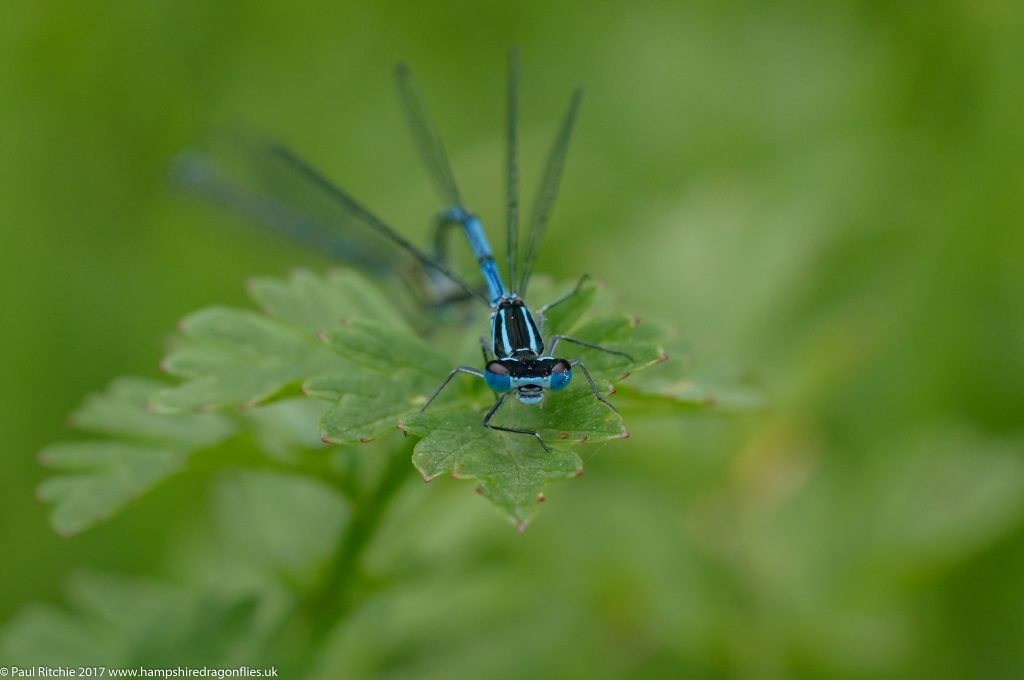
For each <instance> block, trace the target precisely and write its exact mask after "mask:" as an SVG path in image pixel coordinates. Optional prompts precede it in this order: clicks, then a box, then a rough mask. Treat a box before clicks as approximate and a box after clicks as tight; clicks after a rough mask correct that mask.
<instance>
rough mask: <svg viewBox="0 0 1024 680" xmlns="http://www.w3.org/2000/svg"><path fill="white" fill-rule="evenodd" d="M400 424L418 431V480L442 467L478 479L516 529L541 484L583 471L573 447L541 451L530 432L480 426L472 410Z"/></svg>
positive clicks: (420, 417)
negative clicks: (506, 430)
mask: <svg viewBox="0 0 1024 680" xmlns="http://www.w3.org/2000/svg"><path fill="white" fill-rule="evenodd" d="M552 420H558V419H557V418H553V419H552ZM402 427H403V429H405V430H407V431H409V432H412V433H414V434H418V435H420V436H422V437H423V439H422V440H421V441H420V442H419V443H418V444H416V449H415V451H414V453H413V464H414V465H415V466H416V469H418V470H419V471H420V473H421V474H422V475H423V479H424V480H426V481H431V480H433V479H434V478H435V477H437V476H439V475H442V474H445V473H448V474H450V475H451V476H452V477H455V478H456V479H475V480H477V481H479V482H480V485H479V487H478V490H479V492H480V494H481V495H483V496H484V497H485V498H487V499H488V500H489V501H491V502H492V503H493V504H494V505H495V507H496V508H497V509H498V511H499V512H501V513H502V514H503V515H504V516H505V517H506V518H507V519H508V520H509V521H510V522H512V524H513V525H515V527H516V528H517V529H518V530H519V531H523V530H524V529H525V528H526V526H527V524H528V523H529V521H530V519H531V518H532V517H533V515H534V513H535V512H536V509H537V504H538V503H539V502H541V501H543V500H544V496H543V494H542V493H541V490H542V489H543V487H544V485H545V484H547V483H548V482H551V481H556V480H561V479H570V478H572V477H576V476H579V475H581V474H582V473H583V462H582V461H581V460H580V457H579V456H578V455H576V454H575V453H573V452H571V451H568V450H566V449H564V448H560V447H559V448H552V449H551V451H545V450H544V449H543V448H541V447H540V445H538V444H537V442H536V441H535V440H534V439H533V437H528V436H524V435H520V434H513V433H509V432H496V431H494V430H488V429H485V428H484V427H482V426H481V424H480V416H479V415H478V414H474V413H465V412H461V413H444V414H442V415H437V416H435V415H429V414H424V415H416V416H413V417H412V418H410V419H409V420H408V421H406V422H405V423H403V424H402ZM621 432H624V430H622V431H621ZM548 433H549V434H550V428H548ZM619 436H621V434H620V435H619Z"/></svg>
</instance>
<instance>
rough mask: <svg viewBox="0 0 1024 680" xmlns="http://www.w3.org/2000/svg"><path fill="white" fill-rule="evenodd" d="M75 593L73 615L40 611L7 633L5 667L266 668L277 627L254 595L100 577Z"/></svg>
mask: <svg viewBox="0 0 1024 680" xmlns="http://www.w3.org/2000/svg"><path fill="white" fill-rule="evenodd" d="M70 591H71V592H70V597H71V600H72V602H73V604H74V608H73V609H72V610H71V611H67V610H64V609H61V608H57V607H53V606H48V605H36V606H33V607H32V608H30V609H28V610H26V611H25V612H23V613H22V614H20V615H19V616H18V617H16V618H15V619H13V620H12V621H11V622H10V623H9V624H8V625H7V626H6V627H5V628H4V631H3V636H2V639H0V653H2V654H3V658H4V663H5V664H9V665H21V666H32V665H33V664H38V663H39V659H46V663H49V664H59V665H66V666H72V667H77V666H83V665H86V666H96V665H103V666H122V667H128V666H140V665H144V666H152V667H174V666H175V665H177V664H182V665H194V666H199V665H202V664H213V665H217V666H228V665H237V664H238V663H240V659H245V660H246V662H247V663H259V662H262V663H266V661H264V660H263V659H262V654H261V646H263V645H266V639H267V638H266V634H267V633H268V632H269V631H268V629H269V627H270V625H273V623H274V620H273V619H272V618H271V616H272V615H273V610H272V608H271V607H269V606H267V605H266V604H265V603H262V602H261V601H260V600H259V599H258V598H256V597H254V596H253V595H252V594H250V593H247V592H233V591H229V590H227V589H224V588H221V589H218V590H213V589H210V588H200V589H196V588H183V587H177V586H173V585H169V584H165V583H160V582H156V581H150V580H141V579H140V580H136V579H129V578H125V577H122V576H111V575H103V574H93V573H84V574H78V575H76V577H75V578H73V579H72V581H71V587H70ZM268 614H270V615H271V616H268ZM268 624H270V625H268Z"/></svg>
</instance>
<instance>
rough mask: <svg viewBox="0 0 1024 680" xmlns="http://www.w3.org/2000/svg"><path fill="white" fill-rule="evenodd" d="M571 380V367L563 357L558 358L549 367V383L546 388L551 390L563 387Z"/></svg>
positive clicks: (554, 390)
mask: <svg viewBox="0 0 1024 680" xmlns="http://www.w3.org/2000/svg"><path fill="white" fill-rule="evenodd" d="M570 381H572V367H571V366H569V362H568V361H566V360H565V359H559V360H558V361H556V362H555V365H554V366H552V367H551V385H550V387H549V388H548V389H550V390H551V391H552V392H557V391H558V390H561V389H564V388H565V386H566V385H568V384H569V382H570Z"/></svg>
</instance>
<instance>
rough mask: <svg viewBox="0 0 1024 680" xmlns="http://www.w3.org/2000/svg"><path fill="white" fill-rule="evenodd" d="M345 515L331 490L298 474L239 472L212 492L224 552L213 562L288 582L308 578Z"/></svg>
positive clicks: (331, 544) (329, 547)
mask: <svg viewBox="0 0 1024 680" xmlns="http://www.w3.org/2000/svg"><path fill="white" fill-rule="evenodd" d="M346 515H347V512H346V508H345V506H344V504H343V502H342V501H341V499H340V498H339V497H338V495H337V494H336V493H334V492H333V490H332V489H331V488H329V487H327V486H325V485H324V484H321V483H320V482H318V481H316V480H313V479H310V478H308V477H302V476H299V475H283V474H280V473H279V472H268V471H262V470H260V471H254V470H240V471H237V472H232V473H230V474H226V475H224V476H223V477H222V478H220V479H219V480H218V481H217V484H216V486H215V488H214V505H213V516H214V519H215V520H216V524H217V528H218V534H219V537H220V541H219V545H218V548H219V549H221V550H223V552H224V554H223V555H218V557H219V559H220V560H221V561H224V560H230V561H233V562H237V563H238V564H239V565H240V566H242V567H245V568H247V569H249V570H252V571H259V572H268V573H269V574H270V575H275V574H276V575H280V574H284V575H286V576H287V577H288V578H289V580H302V581H305V582H311V581H312V580H313V579H314V577H315V576H316V567H318V566H319V564H320V563H321V561H323V560H324V559H325V558H327V557H328V555H329V554H330V553H331V551H332V550H333V548H334V541H336V540H337V537H338V533H339V532H340V530H341V527H342V524H343V521H344V520H345V518H346ZM297 527H303V530H302V531H296V528H297Z"/></svg>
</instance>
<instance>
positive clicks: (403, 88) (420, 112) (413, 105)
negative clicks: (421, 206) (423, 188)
mask: <svg viewBox="0 0 1024 680" xmlns="http://www.w3.org/2000/svg"><path fill="white" fill-rule="evenodd" d="M395 81H396V84H397V85H398V98H399V101H400V102H401V105H402V112H403V113H404V114H405V119H406V122H407V123H408V124H409V130H410V131H411V132H412V137H413V141H414V142H415V144H416V149H417V151H419V154H420V158H421V159H422V160H423V164H424V165H425V166H426V168H427V174H428V175H430V181H431V182H432V183H433V184H434V189H435V190H436V191H437V194H438V196H440V198H441V201H442V202H443V203H444V206H445V207H446V208H454V207H458V206H461V205H462V199H461V198H460V196H459V189H458V187H457V186H456V184H455V175H454V174H452V168H451V164H449V163H448V154H447V153H446V152H445V150H444V144H442V143H441V136H440V135H439V134H438V133H437V129H436V128H435V127H434V125H433V123H431V122H430V116H429V115H428V114H427V107H426V106H425V105H424V104H423V99H422V98H421V97H420V94H419V92H418V91H417V89H416V85H415V84H414V83H413V81H412V74H411V73H410V72H409V67H407V66H406V65H405V64H399V65H398V66H396V67H395Z"/></svg>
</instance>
